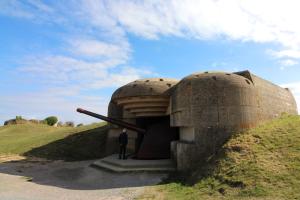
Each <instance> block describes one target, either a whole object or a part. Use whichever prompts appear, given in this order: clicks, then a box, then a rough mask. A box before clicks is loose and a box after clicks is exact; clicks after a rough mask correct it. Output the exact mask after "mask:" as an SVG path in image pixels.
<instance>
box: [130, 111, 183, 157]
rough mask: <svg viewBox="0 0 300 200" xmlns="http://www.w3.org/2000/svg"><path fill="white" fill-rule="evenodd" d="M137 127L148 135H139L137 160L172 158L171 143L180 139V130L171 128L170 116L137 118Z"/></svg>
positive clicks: (136, 148)
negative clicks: (144, 130)
mask: <svg viewBox="0 0 300 200" xmlns="http://www.w3.org/2000/svg"><path fill="white" fill-rule="evenodd" d="M136 125H137V126H138V127H141V128H144V129H146V130H147V133H146V134H143V133H138V137H137V139H136V147H135V151H136V158H137V159H167V158H170V154H171V152H170V151H171V150H170V146H171V141H174V140H178V139H179V131H178V128H173V127H170V116H163V117H142V118H137V120H136Z"/></svg>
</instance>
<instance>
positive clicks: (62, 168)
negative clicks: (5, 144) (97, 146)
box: [0, 161, 166, 200]
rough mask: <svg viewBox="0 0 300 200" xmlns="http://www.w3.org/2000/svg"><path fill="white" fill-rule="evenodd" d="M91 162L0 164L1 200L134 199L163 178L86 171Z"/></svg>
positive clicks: (150, 174) (161, 175)
mask: <svg viewBox="0 0 300 200" xmlns="http://www.w3.org/2000/svg"><path fill="white" fill-rule="evenodd" d="M92 162H93V161H82V162H63V161H55V162H48V161H9V162H4V163H0V199H1V200H29V199H30V200H50V199H55V200H61V199H62V200H69V199H70V200H85V199H87V200H96V199H97V200H103V199H109V200H123V199H134V198H135V197H137V196H139V195H140V194H141V193H143V191H144V190H145V189H146V186H151V185H155V184H157V183H159V182H160V180H161V178H163V177H164V176H166V175H165V174H161V173H126V174H123V173H122V174H116V173H111V172H107V171H103V170H99V169H95V168H92V167H89V165H90V164H91V163H92Z"/></svg>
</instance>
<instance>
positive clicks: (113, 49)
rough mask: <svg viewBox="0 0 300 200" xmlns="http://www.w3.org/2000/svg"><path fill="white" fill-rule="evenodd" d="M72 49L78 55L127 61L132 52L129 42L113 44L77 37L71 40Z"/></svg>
mask: <svg viewBox="0 0 300 200" xmlns="http://www.w3.org/2000/svg"><path fill="white" fill-rule="evenodd" d="M69 43H70V45H71V47H70V51H72V52H73V53H74V54H76V55H80V56H87V57H92V58H99V59H101V58H102V59H103V58H113V59H118V60H121V61H124V62H125V61H127V60H128V58H129V53H130V46H129V44H128V43H127V42H123V43H122V44H113V43H108V42H103V41H99V40H95V39H77V40H76V39H75V40H70V41H69Z"/></svg>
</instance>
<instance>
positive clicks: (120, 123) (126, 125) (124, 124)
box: [77, 108, 147, 134]
mask: <svg viewBox="0 0 300 200" xmlns="http://www.w3.org/2000/svg"><path fill="white" fill-rule="evenodd" d="M77 112H79V113H83V114H86V115H89V116H92V117H95V118H98V119H102V120H104V121H107V122H109V123H112V124H116V125H118V126H121V127H124V128H127V129H129V130H132V131H136V132H139V133H144V134H145V133H146V132H147V131H146V130H145V129H142V128H139V127H137V126H135V125H134V124H130V123H127V122H124V121H121V120H118V119H114V118H111V117H105V116H103V115H100V114H97V113H94V112H90V111H87V110H84V109H82V108H77Z"/></svg>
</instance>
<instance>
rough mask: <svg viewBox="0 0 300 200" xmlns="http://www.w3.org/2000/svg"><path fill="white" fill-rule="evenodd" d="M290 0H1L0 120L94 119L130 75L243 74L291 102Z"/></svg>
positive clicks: (293, 15)
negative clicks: (287, 92) (279, 89)
mask: <svg viewBox="0 0 300 200" xmlns="http://www.w3.org/2000/svg"><path fill="white" fill-rule="evenodd" d="M298 2H299V1H292V0H284V1H283V0H277V1H269V0H265V1H263V2H262V1H258V0H248V1H247V0H244V1H239V0H223V1H222V0H219V1H214V0H197V1H193V0H172V1H171V0H170V1H169V0H166V1H151V2H150V1H125V0H123V1H118V0H114V1H105V0H81V1H80V0H78V1H76V0H72V1H67V0H66V1H46V0H45V1H41V0H27V1H26V0H22V1H21V0H20V1H18V0H2V1H1V2H0V27H1V29H0V89H1V94H0V123H3V121H4V120H7V119H10V118H14V117H15V116H16V115H22V116H23V117H25V118H37V119H43V118H45V117H47V116H49V115H56V116H58V117H59V119H60V120H62V121H75V122H76V123H79V122H84V123H90V122H94V121H96V120H95V119H92V118H90V117H87V116H83V115H80V114H78V113H76V112H75V109H76V108H77V107H83V108H87V109H91V110H93V111H96V112H99V113H101V114H105V115H106V112H107V104H108V102H109V99H110V96H111V94H112V92H113V91H114V90H115V89H116V88H118V87H119V86H121V85H123V84H126V83H128V82H130V81H133V80H135V79H138V78H144V77H171V78H177V79H181V78H183V77H185V76H187V75H189V74H191V73H194V72H201V71H211V70H218V71H228V72H234V71H239V70H246V69H247V70H250V71H251V72H253V73H254V74H257V75H259V76H261V77H263V78H265V79H267V80H270V81H272V82H274V83H276V84H279V85H281V86H283V87H289V88H291V89H292V91H293V93H294V95H295V97H296V99H297V102H298V104H300V80H299V74H300V64H299V61H300V26H299V22H298V19H299V18H300V13H299V12H298V8H299V6H300V3H298Z"/></svg>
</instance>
